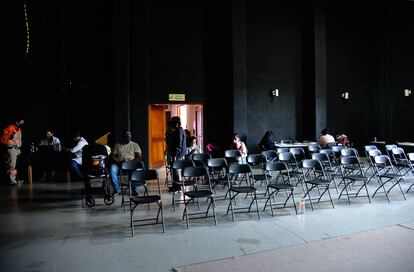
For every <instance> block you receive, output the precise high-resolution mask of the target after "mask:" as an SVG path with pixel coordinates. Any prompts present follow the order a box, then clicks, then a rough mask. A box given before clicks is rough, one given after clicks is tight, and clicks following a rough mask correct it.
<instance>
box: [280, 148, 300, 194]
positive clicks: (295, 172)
mask: <svg viewBox="0 0 414 272" xmlns="http://www.w3.org/2000/svg"><path fill="white" fill-rule="evenodd" d="M279 161H280V162H284V163H286V164H287V166H288V169H289V175H290V177H291V178H294V179H296V183H295V187H296V186H297V185H298V184H299V183H300V184H301V186H302V190H303V192H305V189H304V187H303V183H302V174H303V173H302V172H301V171H300V167H299V164H298V162H297V161H296V159H295V156H294V155H293V154H292V153H290V152H283V153H280V154H279ZM285 175H287V173H285Z"/></svg>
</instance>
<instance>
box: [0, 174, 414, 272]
mask: <svg viewBox="0 0 414 272" xmlns="http://www.w3.org/2000/svg"><path fill="white" fill-rule="evenodd" d="M159 173H160V175H161V176H163V174H164V173H165V171H164V170H163V169H160V171H159ZM411 181H412V179H411V180H410V179H409V180H408V181H407V184H403V188H405V189H406V188H408V186H409V185H410V184H411ZM81 187H82V184H81V183H74V182H72V183H70V184H67V183H37V182H35V183H34V184H33V185H28V184H23V185H19V186H17V187H9V186H2V187H0V195H1V198H0V202H1V205H0V213H1V214H0V218H1V221H0V222H1V225H0V267H2V271H30V272H35V271H43V272H45V271H59V272H62V271H100V272H102V271H169V270H170V269H171V268H172V267H176V266H182V265H186V264H191V263H199V262H205V261H211V260H216V259H221V258H226V257H232V256H241V255H245V254H251V253H256V252H261V251H266V250H271V249H278V248H286V247H290V246H294V245H301V244H305V243H309V242H312V241H318V240H322V239H328V238H332V237H338V236H342V235H349V234H353V233H358V232H362V231H367V230H374V229H380V228H384V227H387V226H393V225H398V224H405V223H411V222H414V213H413V210H414V190H413V191H410V192H409V193H408V194H407V200H403V198H402V196H401V194H400V193H399V192H398V191H397V190H393V191H392V192H391V194H390V198H391V203H388V202H387V200H386V199H385V197H384V196H382V195H379V196H376V197H375V198H374V199H373V200H372V203H371V204H369V203H368V200H367V199H366V198H358V199H354V200H353V201H352V204H351V205H349V204H348V203H347V202H346V201H345V199H341V200H338V199H337V194H336V193H335V190H331V192H332V195H333V197H334V198H335V205H336V206H335V209H333V208H332V207H331V206H330V204H329V203H322V204H320V205H317V206H316V209H315V211H311V209H310V206H309V205H308V203H307V206H306V213H305V215H301V216H297V215H295V213H294V210H293V209H285V210H277V211H276V214H275V216H274V217H272V216H271V214H270V211H269V210H267V211H266V212H262V213H261V215H262V219H261V220H260V221H259V220H257V217H256V215H255V213H251V214H239V215H236V222H232V221H231V216H229V215H228V216H227V215H225V209H226V205H225V203H223V202H218V203H217V213H218V225H217V226H214V222H213V219H212V218H208V219H198V220H190V229H186V226H185V221H182V220H181V216H182V210H183V208H182V207H181V206H179V207H178V208H177V210H176V211H175V212H173V210H172V208H171V194H169V193H164V194H163V201H164V206H165V207H164V215H165V220H166V228H167V231H166V233H162V230H161V225H154V226H146V227H139V228H136V232H135V236H134V237H131V232H130V228H129V213H128V211H127V212H126V213H124V212H123V210H122V209H121V208H120V197H117V199H116V201H115V203H114V204H113V205H111V206H106V205H105V204H103V199H102V197H98V198H97V199H96V202H97V204H96V206H95V207H94V208H86V207H82V202H81V200H80V191H81V189H80V188H81ZM375 187H376V183H375V182H372V183H371V185H370V188H369V190H370V193H372V192H373V191H374V189H375ZM263 203H264V201H263V200H262V201H260V203H259V206H260V207H263ZM139 210H140V212H139V213H138V214H137V215H139V214H144V213H147V212H148V211H146V210H145V208H140V209H139ZM155 211H156V208H155V207H154V208H152V209H151V211H150V212H155ZM413 233H414V232H413ZM338 271H340V270H338Z"/></svg>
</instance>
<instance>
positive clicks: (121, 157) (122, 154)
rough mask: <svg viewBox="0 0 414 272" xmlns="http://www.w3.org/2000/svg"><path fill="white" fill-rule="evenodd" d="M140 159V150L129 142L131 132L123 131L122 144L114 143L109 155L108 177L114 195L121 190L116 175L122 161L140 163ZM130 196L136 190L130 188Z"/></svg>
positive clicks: (136, 145) (135, 192) (135, 144)
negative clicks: (110, 161) (109, 167)
mask: <svg viewBox="0 0 414 272" xmlns="http://www.w3.org/2000/svg"><path fill="white" fill-rule="evenodd" d="M141 158H142V153H141V148H140V146H139V145H138V144H137V143H136V142H133V141H131V132H130V131H129V130H124V131H123V132H122V142H120V143H116V144H115V145H114V148H113V149H112V153H111V159H112V162H113V163H112V164H111V169H110V172H109V176H110V177H111V181H112V184H113V185H114V189H115V194H119V193H120V192H121V189H120V188H119V183H118V173H119V169H120V167H121V164H122V163H123V162H124V161H132V160H137V161H140V160H141ZM131 193H132V194H134V195H136V194H137V191H136V188H135V187H133V188H132V192H131Z"/></svg>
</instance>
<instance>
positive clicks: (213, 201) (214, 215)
mask: <svg viewBox="0 0 414 272" xmlns="http://www.w3.org/2000/svg"><path fill="white" fill-rule="evenodd" d="M210 199H211V202H212V206H213V207H212V209H213V217H214V225H216V226H217V217H216V203H215V200H214V197H213V196H211V197H210Z"/></svg>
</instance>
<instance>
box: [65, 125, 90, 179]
mask: <svg viewBox="0 0 414 272" xmlns="http://www.w3.org/2000/svg"><path fill="white" fill-rule="evenodd" d="M73 140H74V142H75V145H74V147H73V148H70V149H68V151H69V152H70V153H72V159H71V161H70V168H71V172H72V174H73V175H74V177H75V178H78V179H80V180H83V178H84V175H83V173H82V148H83V147H84V146H85V145H87V144H88V142H87V141H86V140H85V138H83V137H82V136H81V133H80V132H76V133H74V135H73Z"/></svg>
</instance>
